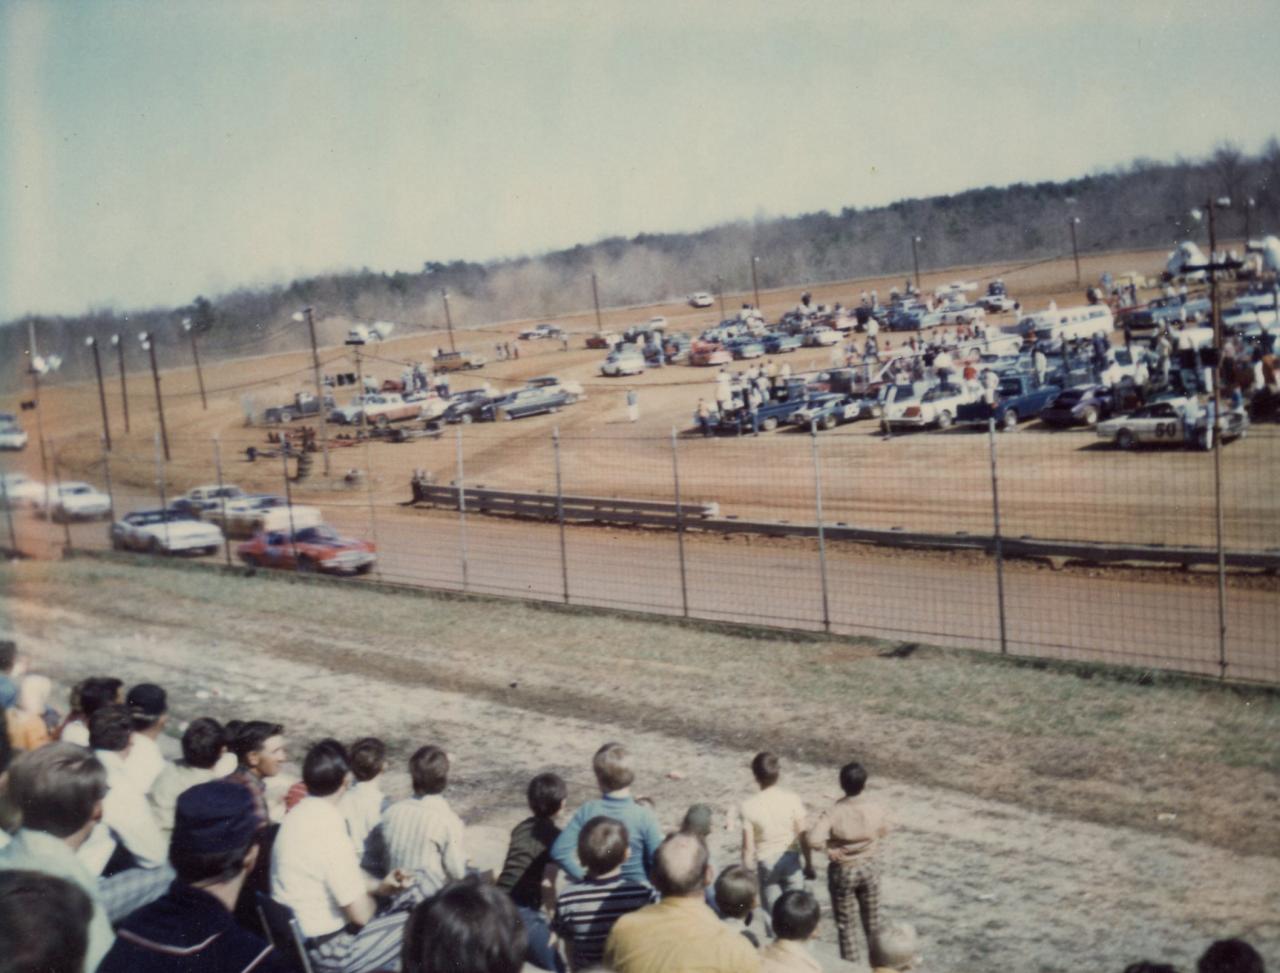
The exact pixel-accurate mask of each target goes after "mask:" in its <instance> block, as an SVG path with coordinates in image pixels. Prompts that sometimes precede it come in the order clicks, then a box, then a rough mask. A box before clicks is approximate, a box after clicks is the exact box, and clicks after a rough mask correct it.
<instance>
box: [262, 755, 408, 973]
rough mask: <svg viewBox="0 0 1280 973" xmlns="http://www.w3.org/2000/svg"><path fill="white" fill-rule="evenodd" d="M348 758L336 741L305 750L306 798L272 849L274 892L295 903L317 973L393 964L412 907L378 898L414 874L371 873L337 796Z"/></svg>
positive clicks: (394, 893)
mask: <svg viewBox="0 0 1280 973" xmlns="http://www.w3.org/2000/svg"><path fill="white" fill-rule="evenodd" d="M349 769H350V764H349V762H348V759H347V753H346V748H345V747H343V746H342V744H341V743H339V742H338V741H337V740H321V741H320V742H319V743H317V744H315V745H314V746H312V748H311V749H310V750H309V751H307V756H306V759H305V760H304V761H303V764H302V779H303V781H305V782H306V785H307V795H308V796H307V797H305V798H303V799H302V800H301V801H300V802H299V803H298V806H297V807H295V808H294V809H293V810H292V811H290V812H289V813H288V814H287V815H285V819H284V822H283V823H282V824H281V825H280V831H279V834H278V835H277V836H276V839H275V843H274V847H273V849H272V855H271V897H272V898H273V899H275V900H276V901H277V902H281V903H283V904H285V905H287V906H289V908H291V909H293V911H294V916H295V918H296V919H297V920H298V924H299V926H300V927H301V928H302V933H303V935H304V936H305V937H306V950H307V956H308V958H309V959H310V961H311V966H312V968H313V969H314V970H316V971H317V973H359V971H363V970H378V969H385V968H389V967H392V966H393V965H394V964H395V961H396V957H397V956H399V955H400V941H401V939H402V937H403V933H404V923H405V920H406V919H407V918H408V912H407V911H406V910H407V909H409V908H411V907H412V905H413V904H414V902H415V901H416V899H409V898H406V897H404V896H401V897H400V898H399V899H398V900H397V902H396V903H394V904H393V905H392V906H391V907H390V908H383V909H381V910H380V907H379V904H378V902H377V901H376V898H390V897H392V896H399V895H400V893H401V892H402V891H403V890H404V889H405V888H406V887H407V886H408V885H409V884H410V883H409V876H408V875H406V874H405V873H403V872H399V871H396V872H393V873H392V874H390V875H388V876H387V877H386V879H384V880H383V881H380V882H379V881H376V880H373V879H370V878H369V877H368V876H366V875H365V874H364V873H363V872H362V871H361V870H360V862H359V859H358V858H357V857H356V853H355V850H354V849H353V848H352V847H351V839H350V837H349V836H348V834H347V823H346V820H345V819H344V818H343V817H342V812H341V811H339V810H338V802H339V801H340V800H341V798H342V794H343V793H344V791H345V790H346V787H347V779H348V771H349Z"/></svg>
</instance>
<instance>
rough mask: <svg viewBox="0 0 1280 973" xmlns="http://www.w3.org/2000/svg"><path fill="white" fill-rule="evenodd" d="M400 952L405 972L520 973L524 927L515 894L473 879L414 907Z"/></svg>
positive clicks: (523, 953)
mask: <svg viewBox="0 0 1280 973" xmlns="http://www.w3.org/2000/svg"><path fill="white" fill-rule="evenodd" d="M400 956H401V969H403V971H404V973H519V971H520V969H521V967H522V966H524V958H525V933H524V929H523V927H522V926H521V925H520V917H519V915H518V914H517V913H516V908H515V905H514V904H513V903H512V901H511V899H510V898H508V897H507V896H505V895H503V894H502V893H501V892H499V891H498V890H497V889H496V888H494V887H493V886H492V885H484V884H482V883H480V882H477V881H474V880H472V879H468V880H466V881H463V882H455V883H454V884H452V885H448V886H446V887H445V888H444V889H442V890H441V891H440V892H438V893H437V894H436V895H435V896H433V897H432V898H430V899H428V900H427V901H425V902H423V903H422V904H421V905H419V906H418V907H417V908H416V909H414V910H413V915H412V916H411V917H410V918H409V923H408V925H407V926H406V927H405V930H404V948H403V951H402V952H401V954H400Z"/></svg>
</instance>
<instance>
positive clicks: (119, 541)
mask: <svg viewBox="0 0 1280 973" xmlns="http://www.w3.org/2000/svg"><path fill="white" fill-rule="evenodd" d="M111 550H113V551H123V550H125V543H124V538H122V537H116V536H114V535H113V536H112V538H111Z"/></svg>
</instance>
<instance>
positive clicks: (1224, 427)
mask: <svg viewBox="0 0 1280 973" xmlns="http://www.w3.org/2000/svg"><path fill="white" fill-rule="evenodd" d="M1208 427H1209V422H1208V415H1207V412H1206V411H1205V410H1203V409H1201V408H1200V407H1199V405H1198V403H1196V402H1195V400H1194V399H1190V398H1175V399H1163V400H1161V401H1159V402H1152V403H1150V404H1149V405H1144V406H1143V407H1142V408H1140V409H1135V410H1134V411H1133V412H1130V413H1128V414H1127V415H1123V416H1118V417H1116V418H1112V419H1108V420H1107V421H1106V422H1100V423H1098V426H1097V433H1098V438H1099V439H1109V440H1111V442H1112V443H1114V444H1115V445H1116V446H1118V447H1119V448H1120V449H1133V448H1134V447H1135V446H1137V445H1139V444H1140V443H1159V444H1165V445H1171V446H1185V445H1199V446H1201V447H1202V448H1205V449H1208V448H1211V447H1212V445H1213V442H1212V437H1210V436H1209V434H1208V433H1209V428H1208ZM1215 427H1216V429H1217V432H1218V434H1219V435H1220V436H1222V441H1223V442H1224V443H1225V442H1230V441H1231V440H1233V439H1243V438H1244V437H1245V435H1246V434H1247V433H1248V431H1249V417H1248V416H1247V415H1245V414H1244V412H1243V411H1241V412H1235V411H1231V412H1226V413H1224V414H1223V415H1222V416H1220V417H1219V418H1218V421H1217V423H1215Z"/></svg>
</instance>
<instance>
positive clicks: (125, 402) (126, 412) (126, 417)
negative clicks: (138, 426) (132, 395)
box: [111, 334, 129, 435]
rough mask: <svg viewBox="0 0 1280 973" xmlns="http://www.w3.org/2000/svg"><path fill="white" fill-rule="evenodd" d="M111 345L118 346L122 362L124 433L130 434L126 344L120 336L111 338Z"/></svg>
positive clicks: (117, 349) (118, 356)
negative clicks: (126, 380) (125, 373)
mask: <svg viewBox="0 0 1280 973" xmlns="http://www.w3.org/2000/svg"><path fill="white" fill-rule="evenodd" d="M111 343H112V344H113V345H115V346H116V358H117V360H118V361H119V362H120V405H121V407H122V408H123V409H124V431H125V434H126V435H127V434H128V432H129V386H128V385H127V384H126V383H125V378H124V342H123V341H121V340H120V336H119V335H118V334H113V335H112V336H111Z"/></svg>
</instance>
